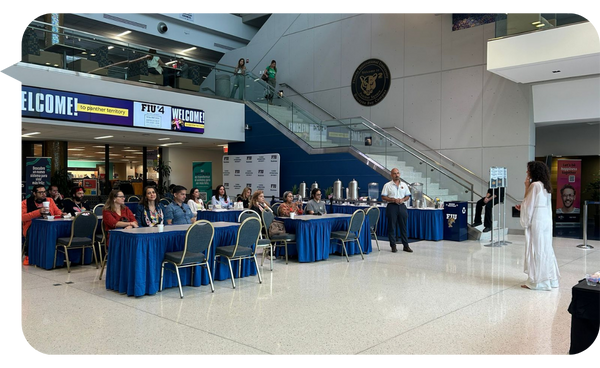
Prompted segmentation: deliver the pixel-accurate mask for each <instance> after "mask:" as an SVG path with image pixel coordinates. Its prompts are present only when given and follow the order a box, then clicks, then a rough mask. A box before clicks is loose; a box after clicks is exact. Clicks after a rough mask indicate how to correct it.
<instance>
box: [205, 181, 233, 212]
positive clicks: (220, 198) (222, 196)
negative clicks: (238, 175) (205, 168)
mask: <svg viewBox="0 0 600 368" xmlns="http://www.w3.org/2000/svg"><path fill="white" fill-rule="evenodd" d="M216 192H217V194H216V195H214V196H212V198H211V200H210V202H211V203H212V205H213V207H215V208H218V207H217V206H219V207H220V208H229V207H233V203H232V202H231V199H230V198H229V197H228V196H227V192H226V191H225V187H224V186H222V185H219V186H218V187H217V189H216Z"/></svg>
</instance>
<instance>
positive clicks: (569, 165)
mask: <svg viewBox="0 0 600 368" xmlns="http://www.w3.org/2000/svg"><path fill="white" fill-rule="evenodd" d="M557 163H558V165H557V169H558V174H557V177H556V221H557V222H577V223H578V222H579V216H580V214H579V213H580V208H581V205H580V192H581V160H570V159H559V160H557Z"/></svg>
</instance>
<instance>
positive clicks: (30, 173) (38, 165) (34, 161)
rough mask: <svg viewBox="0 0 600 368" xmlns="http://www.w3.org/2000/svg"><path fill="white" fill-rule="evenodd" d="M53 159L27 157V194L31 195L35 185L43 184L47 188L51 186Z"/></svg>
mask: <svg viewBox="0 0 600 368" xmlns="http://www.w3.org/2000/svg"><path fill="white" fill-rule="evenodd" d="M51 162H52V158H51V157H27V158H26V161H25V194H26V196H27V197H29V196H30V195H31V190H32V189H33V186H34V185H38V184H41V185H43V186H44V187H45V188H48V186H49V185H50V179H51V175H52V174H51V173H50V163H51Z"/></svg>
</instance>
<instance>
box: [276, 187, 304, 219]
mask: <svg viewBox="0 0 600 368" xmlns="http://www.w3.org/2000/svg"><path fill="white" fill-rule="evenodd" d="M283 200H284V201H285V202H283V203H282V204H281V205H279V211H278V212H279V216H281V217H290V213H292V212H293V213H295V214H296V215H301V214H302V213H303V212H302V202H301V201H298V202H293V200H294V195H293V194H292V192H289V191H288V192H285V193H283Z"/></svg>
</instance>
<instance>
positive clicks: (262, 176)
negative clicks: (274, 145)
mask: <svg viewBox="0 0 600 368" xmlns="http://www.w3.org/2000/svg"><path fill="white" fill-rule="evenodd" d="M280 162H281V160H280V158H279V154H278V153H265V154H262V155H243V156H242V155H240V156H233V155H229V156H223V186H224V187H225V190H226V191H227V195H228V196H229V197H231V199H233V200H235V196H237V195H238V194H240V193H242V190H243V189H244V188H245V187H250V188H252V192H253V193H254V191H256V190H262V191H263V192H264V193H265V197H270V196H275V197H279V196H280V193H279V164H280Z"/></svg>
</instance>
